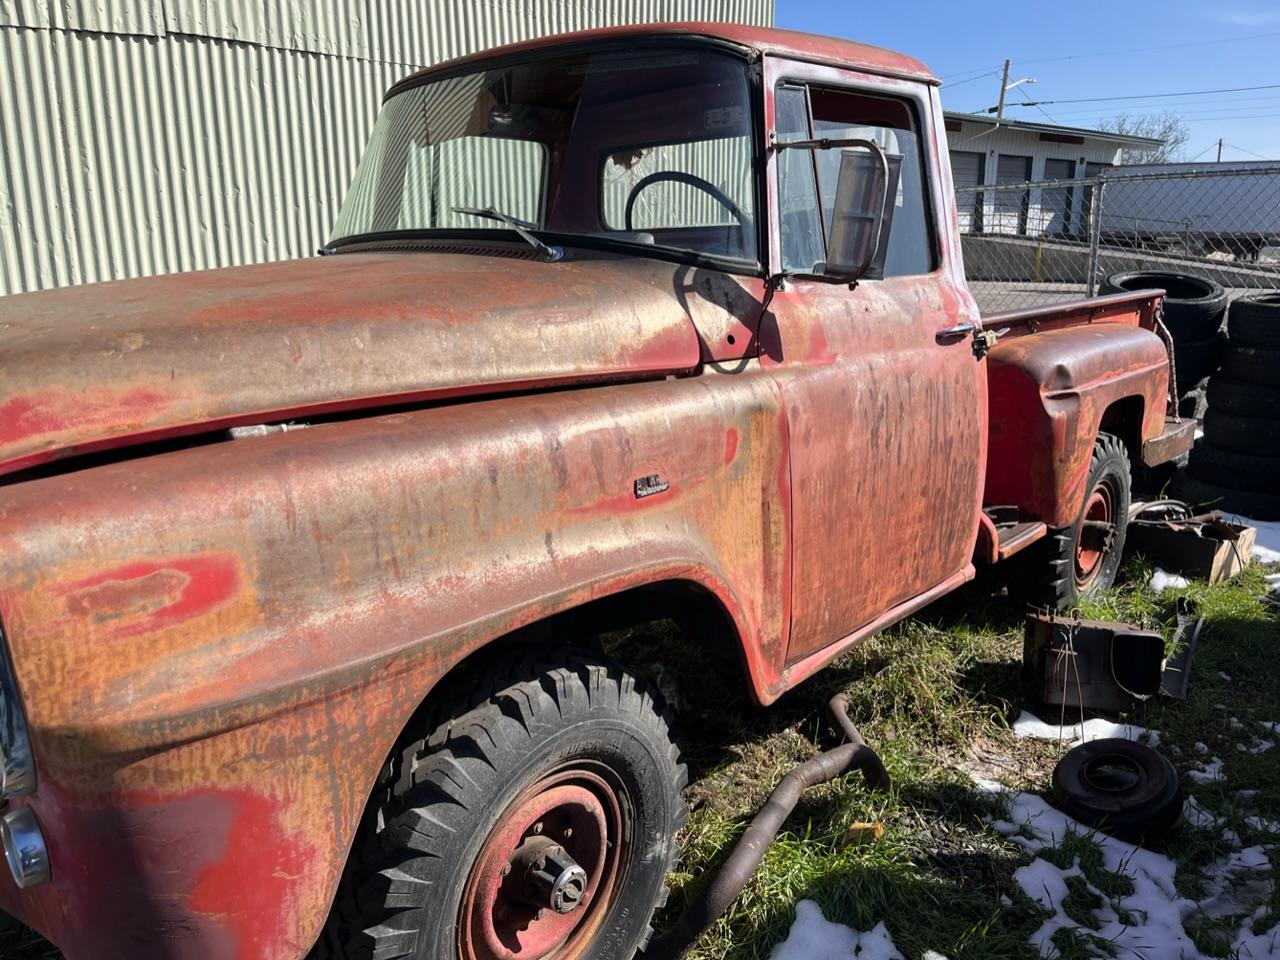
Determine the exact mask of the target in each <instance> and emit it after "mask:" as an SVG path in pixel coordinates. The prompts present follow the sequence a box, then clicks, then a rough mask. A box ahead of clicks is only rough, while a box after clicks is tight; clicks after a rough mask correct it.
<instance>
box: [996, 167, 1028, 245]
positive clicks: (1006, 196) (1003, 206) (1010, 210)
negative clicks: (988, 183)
mask: <svg viewBox="0 0 1280 960" xmlns="http://www.w3.org/2000/svg"><path fill="white" fill-rule="evenodd" d="M1030 182H1031V158H1030V157H1019V156H1014V155H1005V156H1001V157H1000V159H999V160H997V161H996V183H1030ZM993 199H994V201H995V203H994V206H995V208H996V209H995V219H996V222H995V224H993V229H994V230H995V231H996V232H997V233H1026V232H1027V209H1028V207H1029V206H1030V204H1029V203H1028V200H1029V199H1030V191H1029V190H998V191H996V192H995V194H994V195H993Z"/></svg>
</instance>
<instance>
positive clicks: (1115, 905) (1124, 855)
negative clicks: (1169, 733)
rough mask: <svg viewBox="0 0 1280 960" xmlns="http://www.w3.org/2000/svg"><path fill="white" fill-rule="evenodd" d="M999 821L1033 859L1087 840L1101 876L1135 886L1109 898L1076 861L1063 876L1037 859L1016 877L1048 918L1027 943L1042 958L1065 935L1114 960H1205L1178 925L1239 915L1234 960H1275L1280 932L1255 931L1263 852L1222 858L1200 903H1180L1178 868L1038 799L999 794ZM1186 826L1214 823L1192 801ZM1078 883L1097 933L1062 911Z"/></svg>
mask: <svg viewBox="0 0 1280 960" xmlns="http://www.w3.org/2000/svg"><path fill="white" fill-rule="evenodd" d="M1001 799H1003V800H1004V801H1005V802H1006V804H1007V814H1006V815H1005V817H1004V819H1001V820H997V821H996V822H995V823H994V824H993V826H994V828H995V830H996V831H997V832H999V833H1001V834H1003V835H1004V836H1006V837H1007V838H1008V839H1009V840H1011V841H1012V842H1014V843H1016V844H1018V845H1019V846H1021V847H1022V848H1023V849H1024V850H1026V851H1027V852H1028V853H1030V854H1032V855H1033V856H1035V855H1037V854H1039V853H1040V852H1041V851H1043V850H1045V849H1047V848H1052V847H1057V846H1058V845H1059V844H1061V842H1062V841H1063V840H1064V839H1065V838H1066V837H1067V836H1068V835H1069V834H1073V833H1074V834H1078V835H1081V836H1088V837H1090V838H1091V839H1092V840H1093V842H1094V843H1095V844H1097V846H1098V849H1099V851H1100V852H1101V854H1102V860H1103V865H1104V866H1105V867H1106V869H1108V870H1110V871H1113V872H1117V873H1122V874H1124V875H1125V876H1127V877H1129V879H1130V880H1131V881H1132V883H1133V892H1132V893H1131V894H1129V895H1127V896H1116V897H1108V896H1106V895H1105V894H1103V893H1102V892H1101V891H1100V890H1098V889H1097V888H1096V887H1094V886H1093V885H1092V884H1090V883H1089V882H1088V880H1087V878H1085V877H1084V875H1083V871H1082V870H1081V868H1080V862H1079V860H1078V859H1077V860H1076V861H1075V862H1074V863H1072V864H1071V865H1070V866H1068V867H1066V868H1061V867H1058V866H1055V865H1054V864H1052V863H1050V862H1049V861H1048V860H1045V859H1043V858H1041V857H1039V856H1036V858H1035V859H1034V860H1032V861H1031V862H1030V863H1029V864H1027V865H1026V866H1024V867H1021V868H1019V869H1018V871H1017V872H1016V873H1015V874H1014V878H1015V880H1017V882H1018V884H1019V886H1021V888H1022V889H1023V891H1024V892H1025V893H1026V895H1027V896H1028V897H1030V898H1031V899H1033V900H1035V901H1036V902H1037V903H1039V904H1040V905H1041V906H1043V907H1044V908H1045V909H1046V910H1049V911H1051V912H1052V913H1053V916H1052V917H1050V918H1049V919H1048V920H1046V921H1045V923H1044V924H1043V925H1042V926H1041V927H1040V929H1038V930H1037V931H1036V932H1035V934H1034V935H1033V936H1032V938H1031V942H1032V945H1033V946H1035V947H1036V949H1037V950H1038V951H1039V953H1040V954H1041V956H1043V957H1056V956H1057V955H1058V951H1057V948H1056V947H1055V946H1054V944H1053V936H1054V934H1055V933H1057V932H1058V931H1059V930H1061V929H1063V928H1070V929H1072V930H1074V931H1075V932H1076V933H1078V934H1080V935H1087V936H1094V937H1097V938H1098V939H1099V940H1102V941H1107V942H1108V943H1109V944H1110V945H1111V950H1110V952H1111V954H1112V955H1114V956H1115V957H1116V958H1117V960H1154V958H1157V957H1159V958H1163V957H1169V958H1175V957H1176V958H1180V960H1207V958H1203V957H1202V955H1201V953H1200V952H1199V951H1198V950H1197V949H1196V947H1195V944H1194V943H1193V942H1192V940H1191V937H1190V936H1189V935H1188V933H1187V930H1186V927H1185V926H1184V924H1186V923H1188V922H1192V923H1193V922H1195V921H1197V920H1200V919H1203V918H1204V917H1206V916H1218V917H1229V916H1233V915H1243V916H1246V917H1247V919H1246V920H1244V921H1243V923H1242V926H1241V927H1240V929H1239V931H1238V932H1237V934H1236V937H1235V940H1234V942H1233V944H1232V949H1233V950H1234V951H1235V953H1234V955H1235V956H1238V957H1239V958H1240V960H1280V925H1277V926H1275V927H1273V928H1272V929H1270V930H1268V931H1266V932H1265V933H1260V934H1254V932H1253V923H1254V921H1255V920H1257V919H1260V918H1261V917H1263V916H1265V915H1266V912H1267V909H1268V908H1267V906H1266V905H1267V904H1268V903H1269V901H1270V898H1271V894H1272V891H1273V890H1274V883H1275V881H1274V879H1273V878H1272V877H1271V876H1270V872H1271V867H1270V863H1269V862H1268V860H1267V855H1266V851H1265V850H1264V849H1263V848H1262V847H1250V848H1248V849H1245V850H1236V851H1234V852H1232V853H1229V854H1227V855H1226V856H1224V857H1223V858H1221V859H1220V860H1219V861H1217V862H1215V863H1213V864H1211V865H1210V866H1209V867H1208V868H1206V870H1205V874H1204V877H1205V890H1204V893H1205V896H1204V897H1203V898H1202V900H1201V901H1199V902H1195V901H1192V900H1188V899H1185V898H1183V897H1182V896H1180V895H1179V894H1178V892H1177V888H1176V887H1175V885H1174V876H1175V874H1176V872H1177V867H1176V865H1175V864H1174V862H1173V861H1172V860H1170V859H1169V858H1168V857H1165V856H1162V855H1160V854H1157V853H1152V852H1151V851H1149V850H1144V849H1142V848H1141V847H1135V846H1133V845H1132V844H1128V843H1125V842H1123V841H1121V840H1117V839H1115V838H1114V837H1110V836H1108V835H1106V834H1104V833H1100V832H1098V831H1096V830H1093V829H1091V828H1089V827H1086V826H1084V825H1082V824H1079V823H1077V822H1076V821H1074V820H1072V819H1071V818H1070V817H1068V816H1066V815H1065V814H1064V813H1062V812H1061V811H1059V810H1056V809H1055V808H1053V807H1051V806H1049V804H1048V803H1046V802H1045V801H1044V800H1043V799H1042V798H1040V797H1037V796H1034V795H1032V794H1026V793H1021V794H1012V793H1007V792H1006V793H1005V794H1003V795H1002V798H1001ZM1187 815H1188V819H1190V820H1192V822H1193V823H1194V822H1199V823H1203V824H1209V823H1213V822H1216V821H1217V818H1215V817H1214V816H1213V815H1212V814H1211V813H1209V812H1208V811H1207V810H1205V809H1204V808H1203V807H1201V806H1200V805H1199V804H1198V803H1196V802H1195V801H1194V800H1191V801H1189V803H1188V810H1187ZM1073 877H1079V878H1080V881H1075V882H1076V883H1077V884H1078V883H1079V882H1081V881H1083V882H1084V883H1085V885H1086V886H1087V888H1088V890H1089V892H1090V893H1092V894H1094V895H1095V896H1096V897H1098V899H1099V902H1100V903H1101V906H1099V907H1096V908H1095V909H1093V911H1092V914H1093V919H1094V920H1095V921H1096V923H1097V928H1096V929H1090V928H1087V927H1082V926H1080V925H1079V924H1077V923H1076V922H1075V921H1074V920H1072V919H1071V918H1070V917H1069V916H1068V915H1067V913H1066V911H1065V909H1064V901H1065V900H1066V898H1067V896H1068V894H1069V892H1070V887H1069V886H1068V883H1067V881H1068V880H1069V879H1070V878H1073Z"/></svg>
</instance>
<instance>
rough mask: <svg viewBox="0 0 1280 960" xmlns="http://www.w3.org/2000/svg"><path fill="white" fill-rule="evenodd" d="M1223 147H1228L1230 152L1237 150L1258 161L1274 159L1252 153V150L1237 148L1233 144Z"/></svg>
mask: <svg viewBox="0 0 1280 960" xmlns="http://www.w3.org/2000/svg"><path fill="white" fill-rule="evenodd" d="M1224 146H1228V147H1230V148H1231V149H1232V150H1239V151H1240V152H1241V153H1247V154H1248V155H1249V156H1251V157H1257V158H1258V159H1259V160H1274V159H1275V158H1274V157H1264V156H1263V155H1262V154H1260V153H1254V152H1253V151H1252V150H1246V149H1245V148H1244V147H1237V146H1236V145H1235V144H1234V143H1228V144H1224Z"/></svg>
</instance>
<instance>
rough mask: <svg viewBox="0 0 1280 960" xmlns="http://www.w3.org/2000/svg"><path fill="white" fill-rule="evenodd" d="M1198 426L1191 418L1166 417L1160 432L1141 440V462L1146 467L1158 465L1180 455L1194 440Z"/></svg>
mask: <svg viewBox="0 0 1280 960" xmlns="http://www.w3.org/2000/svg"><path fill="white" fill-rule="evenodd" d="M1198 426H1199V423H1198V422H1197V421H1195V420H1191V419H1185V420H1183V419H1177V418H1173V417H1171V418H1168V419H1166V420H1165V422H1164V429H1163V430H1161V431H1160V433H1158V434H1157V435H1156V436H1154V437H1152V438H1151V439H1150V440H1146V441H1143V444H1142V462H1143V463H1145V464H1146V465H1147V466H1148V467H1158V466H1160V464H1162V463H1168V462H1169V461H1170V460H1174V459H1176V458H1178V457H1180V456H1182V454H1184V453H1186V452H1187V451H1188V450H1190V449H1191V446H1192V444H1194V443H1195V442H1196V428H1197V427H1198Z"/></svg>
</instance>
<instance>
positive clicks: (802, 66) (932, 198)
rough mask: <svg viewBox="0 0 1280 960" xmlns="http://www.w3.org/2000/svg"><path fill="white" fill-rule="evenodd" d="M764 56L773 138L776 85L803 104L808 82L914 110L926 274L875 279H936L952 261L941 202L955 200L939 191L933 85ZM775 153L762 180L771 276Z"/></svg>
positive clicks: (776, 258)
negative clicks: (798, 93) (792, 90)
mask: <svg viewBox="0 0 1280 960" xmlns="http://www.w3.org/2000/svg"><path fill="white" fill-rule="evenodd" d="M764 59H765V65H764V83H763V87H764V94H765V126H766V129H767V134H766V136H769V137H773V136H774V135H776V132H777V115H776V112H775V97H776V95H777V91H778V88H779V87H781V86H803V87H805V88H806V89H805V100H806V102H808V101H809V92H808V88H809V87H811V86H817V87H823V88H826V89H831V90H847V91H849V92H851V93H858V94H863V95H866V96H871V97H885V98H891V99H896V100H901V101H903V102H905V103H906V105H907V107H908V108H909V109H910V110H911V111H912V112H913V114H914V116H915V121H916V125H917V130H916V137H917V140H918V142H919V149H920V152H921V156H920V172H921V189H922V190H924V192H925V197H924V198H923V202H924V215H925V226H926V229H927V230H928V234H929V237H930V263H931V267H930V270H929V271H928V272H926V273H916V274H910V275H902V276H890V277H885V278H884V279H883V280H877V281H875V282H876V283H885V282H888V283H892V282H894V281H895V280H911V279H918V278H920V277H937V276H938V275H939V274H941V273H943V272H944V271H946V270H947V269H948V268H949V266H950V264H951V262H952V261H953V260H954V254H953V252H952V251H951V249H950V248H951V244H950V242H949V241H947V240H945V239H944V236H949V233H947V232H946V231H944V230H943V229H942V226H943V225H944V224H947V223H949V222H950V221H949V219H948V215H947V213H946V211H945V209H944V207H943V204H944V202H946V201H947V200H950V201H951V202H952V203H954V199H953V198H951V196H950V194H949V192H947V191H944V190H942V189H941V184H942V183H943V180H942V177H941V171H940V169H939V167H938V149H939V147H938V140H937V128H936V124H934V122H933V119H934V109H933V107H934V95H933V93H932V91H933V88H932V87H931V86H927V85H925V84H924V83H921V82H920V81H910V80H901V79H898V78H896V77H890V76H883V75H880V74H874V73H867V72H864V71H859V70H848V69H844V68H841V67H832V66H827V65H824V64H817V63H807V62H805V61H800V60H789V59H786V58H784V57H777V56H766V57H765V58H764ZM808 121H809V125H810V129H812V125H813V111H812V108H811V105H810V109H809V115H808ZM778 153H779V151H778V150H776V149H770V150H769V151H768V153H767V156H768V163H767V169H766V171H765V180H766V184H767V187H768V193H769V196H768V210H769V238H768V239H769V242H768V245H767V254H766V255H767V257H768V263H769V272H770V274H773V275H777V274H780V273H782V270H783V268H782V219H781V218H782V195H781V187H782V185H781V182H780V180H779V165H778ZM816 165H817V160H816V158H815V159H814V166H815V169H814V175H815V178H816V176H817V168H816ZM819 207H821V202H819ZM820 220H821V222H822V223H823V224H824V226H823V229H824V231H825V229H826V227H825V222H826V218H825V213H823V214H822V215H821V216H820ZM825 242H826V238H825V236H824V238H823V243H824V245H825ZM815 282H816V281H815Z"/></svg>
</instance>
